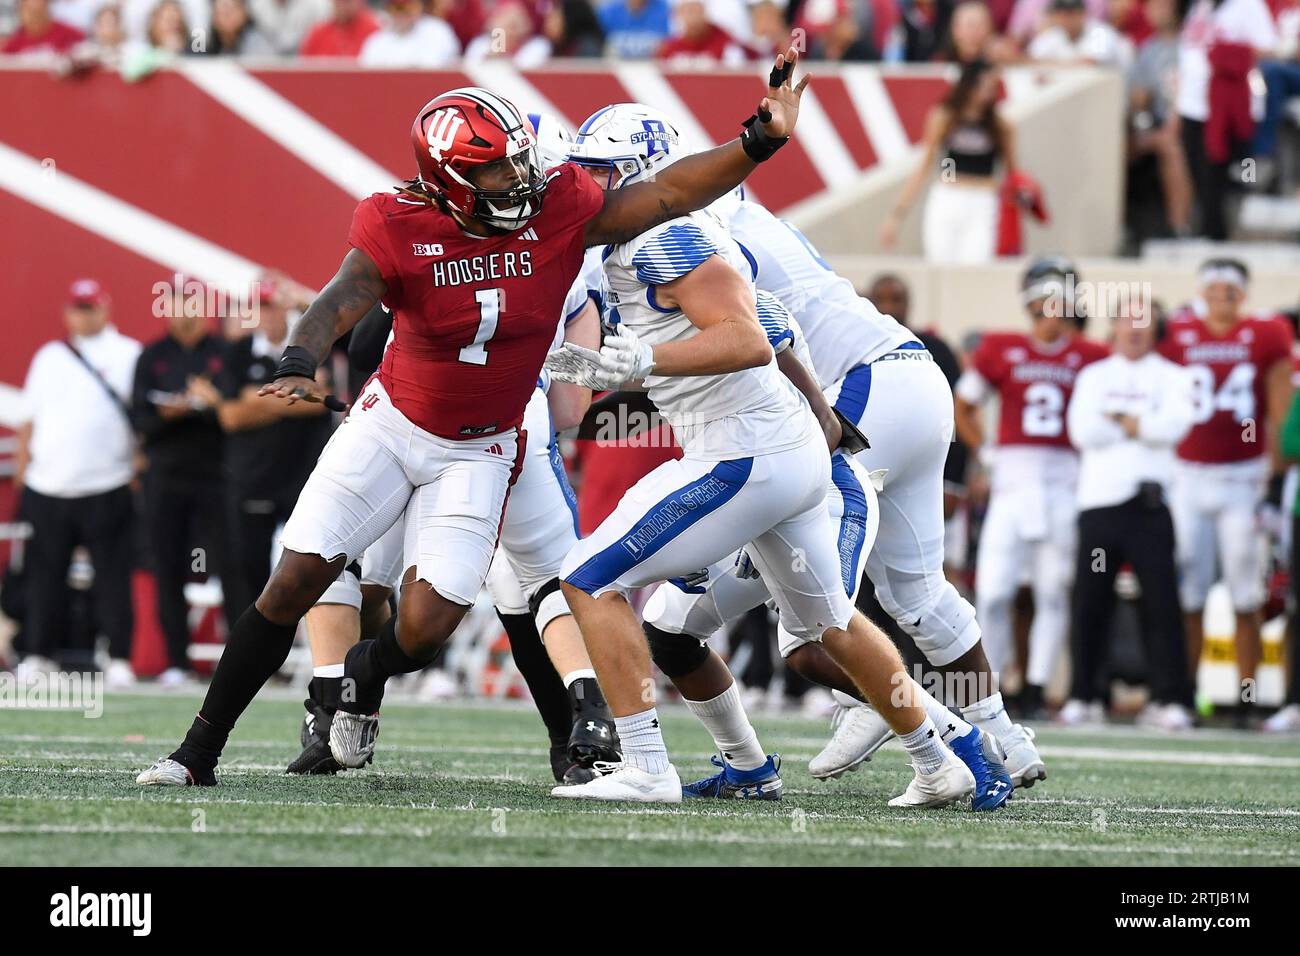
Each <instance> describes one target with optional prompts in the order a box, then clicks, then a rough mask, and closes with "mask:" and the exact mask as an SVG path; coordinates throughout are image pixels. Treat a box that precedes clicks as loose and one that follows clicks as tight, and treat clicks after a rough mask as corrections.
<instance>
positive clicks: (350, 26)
mask: <svg viewBox="0 0 1300 956" xmlns="http://www.w3.org/2000/svg"><path fill="white" fill-rule="evenodd" d="M382 28H383V24H382V23H380V22H379V18H378V17H377V16H375V15H374V14H373V13H371V12H370V10H369V9H368V8H365V7H363V8H362V9H361V12H360V13H358V14H357V15H356V16H355V17H353V18H352V19H351V20H349V21H348V22H347V23H339V22H338V21H337V20H334V19H329V20H322V21H321V22H320V23H318V24H316V25H315V26H314V27H312V28H311V30H309V31H308V32H307V36H306V37H305V38H304V39H303V41H302V46H301V47H300V48H299V50H298V53H299V55H301V56H351V57H356V56H359V55H360V54H361V47H362V46H363V45H364V44H365V42H366V40H367V39H368V38H369V37H370V34H372V33H376V32H378V31H379V30H381V29H382Z"/></svg>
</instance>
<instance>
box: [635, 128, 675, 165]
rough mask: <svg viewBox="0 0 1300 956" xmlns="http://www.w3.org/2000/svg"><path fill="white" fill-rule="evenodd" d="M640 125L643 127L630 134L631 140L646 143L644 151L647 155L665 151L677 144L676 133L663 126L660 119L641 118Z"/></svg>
mask: <svg viewBox="0 0 1300 956" xmlns="http://www.w3.org/2000/svg"><path fill="white" fill-rule="evenodd" d="M641 125H642V126H643V127H645V128H644V129H643V130H642V131H641V132H639V133H633V134H632V142H633V144H636V143H646V144H648V145H647V146H646V151H645V152H646V155H647V156H655V155H657V154H659V153H667V152H668V151H669V147H670V146H676V145H677V134H676V133H674V132H673V131H672V130H670V129H668V128H667V127H666V126H664V124H663V121H662V120H654V119H647V120H642V121H641Z"/></svg>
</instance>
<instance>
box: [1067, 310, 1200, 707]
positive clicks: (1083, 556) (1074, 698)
mask: <svg viewBox="0 0 1300 956" xmlns="http://www.w3.org/2000/svg"><path fill="white" fill-rule="evenodd" d="M1112 331H1113V334H1114V346H1115V352H1114V354H1113V355H1111V356H1110V357H1109V358H1106V359H1102V360H1101V361H1100V362H1095V363H1093V364H1092V365H1089V366H1087V367H1086V368H1084V369H1083V370H1082V371H1081V372H1079V377H1078V379H1077V380H1076V381H1075V383H1074V394H1073V396H1072V397H1071V399H1070V407H1069V411H1068V414H1067V425H1068V428H1069V433H1070V440H1071V441H1072V442H1073V443H1074V446H1075V447H1076V448H1078V449H1079V455H1080V458H1079V486H1078V504H1079V553H1078V564H1077V575H1076V578H1075V584H1074V635H1073V641H1072V652H1073V653H1072V664H1073V668H1072V669H1073V686H1072V689H1071V693H1070V700H1069V701H1067V702H1066V705H1065V707H1064V708H1062V710H1061V713H1060V715H1059V720H1060V721H1061V722H1063V723H1075V724H1077V723H1084V722H1091V721H1099V720H1101V719H1102V718H1103V716H1104V705H1103V699H1104V696H1105V692H1104V689H1103V687H1102V683H1103V677H1104V674H1103V671H1104V669H1105V662H1106V657H1107V655H1106V648H1107V637H1108V635H1109V632H1110V627H1111V622H1112V618H1113V615H1114V610H1115V576H1116V574H1117V573H1118V572H1119V569H1120V566H1121V565H1123V564H1125V563H1127V564H1129V565H1131V566H1132V568H1133V570H1134V572H1135V573H1136V574H1137V577H1138V581H1139V582H1140V584H1141V596H1140V598H1139V617H1140V620H1141V624H1142V626H1141V631H1142V634H1143V637H1144V638H1145V640H1146V645H1147V673H1148V679H1149V683H1150V688H1151V703H1150V704H1149V705H1148V707H1147V709H1146V710H1145V711H1144V712H1143V714H1142V716H1141V717H1140V718H1139V720H1140V721H1141V722H1143V723H1147V724H1149V725H1152V726H1158V727H1161V728H1164V729H1168V730H1181V729H1185V728H1188V727H1190V726H1191V724H1192V716H1191V710H1190V707H1191V704H1192V687H1191V682H1190V681H1189V679H1188V676H1187V662H1186V651H1185V646H1184V638H1183V619H1182V613H1181V610H1180V607H1179V603H1178V572H1177V567H1176V563H1175V558H1174V554H1175V552H1174V527H1173V520H1172V518H1171V517H1170V513H1169V508H1168V506H1167V505H1166V503H1165V497H1166V494H1167V490H1168V487H1169V482H1170V480H1171V479H1172V477H1173V470H1174V447H1175V446H1176V445H1177V444H1178V443H1179V442H1180V441H1181V440H1182V439H1183V436H1185V435H1186V434H1187V432H1188V430H1189V429H1190V428H1191V425H1192V417H1193V409H1194V406H1193V390H1192V380H1191V377H1190V375H1189V373H1188V372H1187V370H1186V369H1184V368H1182V367H1181V366H1179V365H1176V364H1174V363H1173V362H1171V361H1169V360H1168V359H1166V358H1164V357H1163V356H1162V355H1160V354H1159V353H1157V352H1156V351H1155V345H1156V338H1157V329H1156V322H1155V321H1153V320H1152V319H1151V318H1150V316H1149V314H1148V313H1147V312H1146V311H1144V310H1143V309H1142V307H1140V306H1138V305H1131V306H1130V307H1128V308H1127V309H1123V310H1121V312H1120V314H1119V316H1118V317H1117V318H1115V319H1114V320H1113V325H1112Z"/></svg>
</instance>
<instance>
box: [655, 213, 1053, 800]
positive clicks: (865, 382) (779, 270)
mask: <svg viewBox="0 0 1300 956" xmlns="http://www.w3.org/2000/svg"><path fill="white" fill-rule="evenodd" d="M710 211H716V212H719V213H720V214H722V215H723V216H724V217H725V218H726V220H727V223H728V228H729V231H730V233H731V236H732V238H734V239H735V240H736V241H737V242H738V243H739V244H740V246H741V249H742V251H743V252H744V254H745V256H746V259H747V260H748V261H749V263H750V267H751V270H752V271H753V274H754V277H755V282H756V283H757V285H758V287H759V288H760V289H762V290H765V291H767V292H770V293H772V294H774V295H776V296H777V297H778V298H779V299H780V300H781V301H782V303H783V304H784V305H785V306H786V307H787V308H788V309H789V310H790V311H791V312H792V313H793V314H794V315H795V316H796V317H797V319H798V322H799V325H800V326H801V327H802V329H803V334H804V336H805V337H806V339H807V341H808V348H809V351H810V354H811V357H812V362H813V368H814V370H815V372H816V374H817V375H818V377H819V378H820V379H821V380H822V381H823V382H824V383H828V384H830V388H829V389H828V391H827V398H828V399H829V400H830V401H831V402H832V403H833V404H834V406H835V408H836V410H837V411H838V412H839V413H840V414H842V415H844V416H845V417H846V418H847V419H848V420H849V421H851V422H853V423H854V424H855V425H856V426H858V428H859V429H860V430H861V431H862V432H863V433H864V434H865V435H866V436H867V438H868V440H869V441H870V442H871V447H870V448H868V449H864V450H861V451H859V452H858V453H857V454H856V456H855V457H856V460H857V461H858V462H859V463H860V464H862V465H863V466H864V467H865V468H866V469H867V470H868V471H871V472H877V473H878V472H883V485H882V490H881V492H880V495H879V501H880V532H879V534H878V536H877V538H876V543H875V547H874V548H873V549H871V551H870V553H869V554H868V555H867V558H866V572H867V575H868V577H869V578H870V579H871V581H872V584H873V586H874V587H875V589H876V596H877V598H878V599H879V601H880V603H881V606H882V607H884V608H885V610H886V611H888V612H889V613H890V615H891V616H892V617H894V619H895V620H896V621H898V623H899V625H900V626H901V627H902V628H903V629H904V630H905V631H906V632H907V633H908V634H909V635H910V636H911V637H912V638H913V639H914V640H915V642H916V644H917V647H918V648H920V650H921V651H922V652H923V653H924V654H925V655H926V658H927V659H928V660H929V661H930V663H931V664H933V665H934V666H935V667H936V668H937V669H938V670H939V671H941V672H942V673H943V675H944V679H943V681H942V683H943V687H944V696H945V697H946V698H947V702H948V703H949V704H950V705H952V706H954V707H959V708H961V712H962V715H963V717H965V718H966V719H967V720H970V721H971V722H972V723H975V724H977V725H979V726H980V727H981V728H982V729H983V730H985V731H987V732H989V733H990V734H992V735H993V736H994V737H995V738H997V739H998V741H999V743H1000V744H1001V745H1002V748H1003V749H1004V750H1005V751H1006V755H1007V767H1008V769H1009V770H1010V771H1011V775H1012V778H1013V779H1014V781H1015V782H1016V784H1017V785H1020V784H1021V783H1023V782H1025V781H1026V780H1028V781H1029V782H1030V783H1032V781H1033V779H1037V777H1038V775H1039V774H1040V773H1041V771H1042V760H1041V758H1040V757H1039V755H1038V752H1037V750H1036V749H1035V748H1034V745H1033V743H1032V740H1031V738H1030V736H1029V734H1028V733H1027V732H1026V731H1025V730H1024V728H1022V727H1020V726H1019V725H1018V724H1012V723H1011V721H1010V719H1009V718H1008V717H1007V714H1006V709H1005V707H1004V705H1003V702H1002V697H1001V694H1000V693H998V692H997V690H996V687H995V684H994V680H993V676H992V671H991V668H990V667H989V663H988V660H987V658H986V657H985V655H984V651H983V648H982V646H981V642H980V630H979V625H978V624H977V623H976V620H975V612H974V609H973V608H972V607H971V605H970V603H969V602H967V601H966V600H965V599H964V598H962V597H961V595H960V594H959V593H958V592H957V590H956V588H954V587H953V585H952V584H951V583H950V582H949V581H948V580H947V578H946V577H945V576H944V574H943V557H944V555H943V466H944V461H945V459H946V456H947V452H948V445H949V442H950V441H951V440H952V429H953V404H952V394H951V392H950V391H949V388H948V384H947V381H946V379H945V378H944V377H943V374H942V373H941V372H940V371H939V369H938V367H937V366H936V365H935V364H934V362H933V360H932V359H931V357H930V355H929V353H928V352H927V351H926V350H925V349H924V348H923V347H922V346H921V343H920V342H919V341H918V340H917V339H916V337H915V336H914V335H912V333H911V332H910V331H908V330H907V329H906V328H905V327H904V326H902V325H901V324H899V323H898V322H896V321H895V320H894V319H892V318H891V317H889V316H887V315H882V314H881V313H880V312H879V311H878V310H877V309H876V308H875V306H873V305H872V304H871V302H869V301H868V300H866V299H864V298H862V297H860V296H859V295H858V294H857V292H856V291H855V290H854V288H853V285H852V284H851V283H850V282H849V281H848V280H847V279H844V278H842V277H840V276H838V275H836V274H835V272H834V271H833V270H832V269H831V267H830V265H829V264H828V263H827V262H826V261H825V260H824V259H823V258H822V257H821V256H820V255H819V254H818V252H817V250H816V249H815V248H814V247H813V246H812V244H811V243H809V242H808V240H807V239H805V238H804V236H803V235H802V234H801V233H800V232H799V231H798V230H797V229H796V228H795V227H794V226H792V225H790V224H789V223H786V222H783V221H781V220H779V219H777V218H776V217H775V216H773V215H772V214H771V213H770V212H768V211H767V209H765V208H764V207H762V206H761V205H759V204H757V203H754V202H750V201H742V200H740V199H738V198H737V197H734V196H731V197H725V198H724V199H722V200H719V201H718V202H717V203H715V204H714V206H712V207H710ZM661 590H662V589H661ZM688 603H690V599H689V597H683V596H679V595H674V594H672V593H671V592H665V593H664V596H663V600H662V602H659V603H656V604H655V605H653V606H652V607H650V608H648V609H647V610H648V612H653V613H648V614H647V621H648V623H649V624H650V625H651V628H653V629H658V630H659V632H660V633H661V634H662V633H667V634H683V633H685V634H689V635H690V636H693V637H697V638H706V637H707V636H708V635H709V633H711V632H709V631H701V630H698V629H689V628H687V627H686V625H685V623H684V622H686V621H687V620H688V616H689V615H688V611H687V609H686V607H685V606H684V605H686V604H688ZM702 626H704V625H703V622H702V623H701V624H700V625H698V626H697V627H702ZM652 646H653V642H652ZM782 653H783V654H784V655H786V657H787V662H788V663H789V664H790V665H791V666H792V667H793V668H794V669H795V670H797V671H798V672H800V673H801V674H803V675H804V676H805V677H807V678H809V679H810V680H813V681H815V682H817V683H819V684H822V685H824V686H829V687H831V688H833V689H834V690H835V697H836V700H837V702H838V703H839V704H840V706H841V708H845V710H843V711H841V712H840V713H837V715H836V717H837V719H836V721H835V727H836V731H835V735H834V737H833V738H832V740H831V741H830V743H829V744H828V745H827V746H826V748H825V749H824V750H823V751H822V752H821V753H820V754H818V755H817V756H816V757H815V758H813V760H812V761H811V763H810V764H809V770H810V772H811V773H812V774H813V775H814V776H816V777H819V778H822V779H825V778H828V777H838V776H840V775H841V774H843V773H844V772H846V771H848V770H853V769H855V768H856V767H857V766H859V765H860V764H861V763H862V762H863V761H865V760H868V759H870V756H871V754H873V753H874V752H875V751H876V750H877V749H879V748H880V747H881V746H882V745H883V744H884V743H885V742H886V741H888V740H889V738H890V737H891V736H893V733H892V731H891V730H890V729H889V726H888V724H887V722H886V721H885V720H884V719H883V718H882V717H881V716H880V715H879V714H877V713H875V712H874V711H873V710H872V709H871V708H869V707H866V706H863V705H862V702H861V701H860V700H859V699H858V696H859V695H857V693H856V691H855V689H854V687H853V684H852V682H851V681H848V680H846V679H845V675H844V674H843V672H842V670H841V669H840V668H838V667H835V666H834V664H833V662H831V661H830V660H828V658H827V656H826V654H825V653H824V651H823V650H822V648H820V647H818V646H817V645H815V644H801V643H798V642H793V641H789V640H786V641H783V643H782ZM701 666H703V665H701ZM934 680H935V682H936V684H937V683H938V677H937V675H936V677H935V678H934Z"/></svg>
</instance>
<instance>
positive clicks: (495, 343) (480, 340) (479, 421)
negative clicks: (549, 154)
mask: <svg viewBox="0 0 1300 956" xmlns="http://www.w3.org/2000/svg"><path fill="white" fill-rule="evenodd" d="M603 203H604V196H603V194H602V192H601V190H600V189H599V187H597V186H596V184H595V183H594V182H592V180H591V177H589V176H587V175H586V174H585V173H583V172H582V170H580V169H578V168H577V167H576V166H573V165H571V164H565V165H563V166H560V167H557V168H556V169H554V170H552V171H551V172H550V173H549V183H548V185H547V188H546V196H545V199H544V201H543V203H542V209H541V212H539V213H538V214H537V215H536V216H535V217H534V218H533V219H531V220H530V221H529V222H528V225H527V227H526V228H524V229H521V230H518V231H516V232H511V233H507V234H504V235H494V236H488V237H482V236H475V235H470V234H469V233H466V232H465V231H464V230H462V229H461V228H460V226H459V225H458V224H457V223H456V221H455V220H454V219H453V218H452V217H451V216H449V215H447V214H445V213H443V212H441V211H440V210H438V209H436V208H433V207H430V206H427V205H425V204H422V203H419V202H417V201H415V200H411V199H407V198H405V197H403V196H401V195H398V194H395V193H376V194H375V195H373V196H370V197H368V198H367V199H364V200H362V201H361V203H360V205H358V206H357V209H356V212H355V213H354V214H353V217H352V228H351V229H350V231H349V233H348V243H349V244H350V245H352V246H353V247H355V248H357V249H360V250H361V251H362V252H364V253H365V254H366V255H368V256H369V257H370V258H371V259H372V260H373V261H374V263H375V265H376V266H378V267H379V272H380V274H381V275H382V276H383V279H384V282H385V283H386V285H387V287H388V288H387V291H386V292H385V293H384V296H383V302H384V305H385V306H387V307H388V308H389V309H390V310H391V311H392V312H393V316H394V319H393V340H392V342H391V343H390V344H389V347H388V349H387V351H386V352H385V353H384V360H383V362H382V363H381V364H380V367H379V380H380V382H381V383H382V384H383V386H384V388H385V389H386V390H387V392H388V394H389V396H390V398H391V399H392V402H393V405H394V407H396V408H397V409H398V411H400V412H401V413H402V414H403V415H405V416H406V417H407V418H408V419H409V420H410V421H411V422H412V423H414V424H415V425H417V426H418V427H420V428H422V429H424V430H425V431H427V432H430V433H432V434H434V435H437V436H439V437H441V438H448V439H453V440H455V439H465V438H474V437H478V436H482V435H492V434H496V433H497V432H501V431H505V430H507V429H509V428H512V427H514V426H516V425H518V424H519V422H520V421H521V420H522V419H523V414H524V409H525V407H526V406H527V405H528V400H529V398H531V397H532V394H533V389H534V388H536V387H537V384H538V374H539V372H540V371H541V367H542V362H543V361H544V360H545V358H546V353H547V351H548V349H549V348H550V347H551V344H552V341H553V339H554V338H555V334H556V319H557V317H559V316H561V315H562V313H563V311H564V308H565V299H566V296H567V295H568V293H569V290H570V287H571V286H572V285H573V282H574V280H575V278H577V276H578V274H579V271H580V269H581V268H582V263H583V249H584V242H583V237H584V227H585V226H586V224H587V222H588V221H589V220H590V219H591V218H592V217H594V216H595V215H596V214H597V213H598V212H599V211H600V209H601V206H602V204H603Z"/></svg>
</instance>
